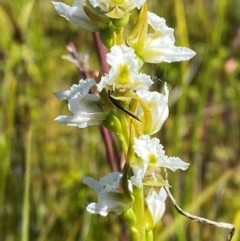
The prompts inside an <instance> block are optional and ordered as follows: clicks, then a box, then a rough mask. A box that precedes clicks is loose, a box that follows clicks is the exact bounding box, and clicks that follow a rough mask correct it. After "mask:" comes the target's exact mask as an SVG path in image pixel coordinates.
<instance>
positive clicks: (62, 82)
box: [0, 0, 240, 241]
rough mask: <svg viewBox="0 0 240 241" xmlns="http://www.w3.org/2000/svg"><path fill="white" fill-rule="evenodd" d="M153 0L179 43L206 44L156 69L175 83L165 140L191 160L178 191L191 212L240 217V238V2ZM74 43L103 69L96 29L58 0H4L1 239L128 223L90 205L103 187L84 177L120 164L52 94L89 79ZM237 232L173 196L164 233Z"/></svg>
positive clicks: (111, 229)
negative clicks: (76, 19)
mask: <svg viewBox="0 0 240 241" xmlns="http://www.w3.org/2000/svg"><path fill="white" fill-rule="evenodd" d="M148 2H149V8H150V10H152V11H154V12H156V13H157V14H159V15H160V16H162V17H164V18H166V20H167V24H168V26H170V27H173V28H174V29H175V37H176V44H177V45H182V46H189V47H191V48H192V49H193V50H195V51H196V52H197V55H196V57H194V58H193V59H192V60H191V61H189V62H184V63H173V64H160V65H154V66H153V65H149V66H148V68H147V71H148V72H149V73H150V74H151V75H152V76H153V78H154V79H155V88H156V89H160V87H161V86H162V82H167V83H168V87H169V88H170V89H171V90H172V91H171V93H170V115H169V118H168V119H167V121H166V122H165V124H164V126H163V127H162V129H161V131H160V132H159V134H158V136H159V138H160V139H161V143H162V144H163V145H164V146H165V149H166V153H167V155H169V156H179V157H180V158H182V159H183V160H185V161H187V162H189V163H190V167H189V169H188V170H187V171H185V172H181V171H178V172H176V173H173V172H171V173H169V179H170V183H171V185H172V192H173V194H174V196H175V198H176V200H177V202H178V203H179V205H180V206H181V207H182V208H184V209H185V210H186V211H189V212H191V213H193V214H196V215H200V216H203V217H206V218H208V219H212V220H215V221H225V222H231V223H234V224H235V225H236V227H237V230H236V234H235V237H234V239H233V241H237V240H240V235H239V229H240V201H239V200H240V165H239V164H240V162H239V160H240V158H239V156H240V97H239V96H240V64H239V60H240V2H239V1H238V0H230V1H229V0H221V1H220V0H212V1H209V0H172V1H166V0H162V1H150V0H148ZM65 3H68V4H72V2H71V1H67V0H66V1H65ZM133 16H134V14H133ZM69 42H73V43H74V44H75V46H76V48H77V50H78V51H79V52H80V53H83V54H88V55H89V66H90V67H89V68H90V70H95V69H99V64H98V62H97V61H96V60H97V58H96V54H95V50H94V45H93V41H92V35H91V34H90V33H88V32H86V31H84V30H83V29H80V28H78V27H77V26H74V25H72V24H70V23H68V22H67V21H65V20H64V19H63V18H61V17H59V16H58V15H57V13H56V12H55V10H54V8H53V6H52V4H51V1H49V0H35V1H34V0H18V1H7V0H5V1H4V0H0V240H3V241H15V240H21V241H27V240H37V241H44V240H51V241H55V240H56V241H58V240H59V241H60V240H66V241H73V240H78V241H92V240H111V241H115V240H116V241H117V240H119V237H120V236H121V233H122V232H123V231H122V228H121V227H122V225H121V220H120V219H119V218H118V217H115V216H114V215H111V214H110V215H109V216H107V217H106V218H103V217H100V216H98V215H92V216H91V215H89V214H88V213H86V211H85V205H86V204H87V203H88V202H90V201H93V200H94V199H95V198H96V196H95V195H94V193H93V192H92V191H90V190H89V189H88V188H87V187H86V186H84V185H83V184H82V181H81V180H82V176H83V175H90V176H93V177H95V178H97V179H98V178H100V177H101V176H103V175H105V174H106V173H108V172H109V168H108V166H107V162H106V158H105V151H104V146H103V142H102V140H101V136H100V134H99V129H98V127H92V128H88V129H78V128H75V127H67V126H62V125H60V124H58V123H56V122H54V121H53V120H54V118H55V117H56V116H58V115H59V114H60V113H61V114H63V113H65V114H66V113H68V111H67V106H66V103H61V102H60V101H58V100H57V99H55V97H54V96H53V93H54V92H56V91H58V90H63V89H67V88H69V87H70V86H71V85H72V84H73V83H77V82H78V80H79V76H78V73H77V70H76V68H75V66H74V65H73V64H71V63H69V62H67V61H66V60H63V59H62V58H61V56H62V55H64V54H66V53H67V50H66V48H65V47H66V45H67V44H68V43H69ZM227 233H228V232H227V230H221V229H219V228H215V227H212V226H208V225H202V224H198V223H195V222H193V221H190V220H187V219H186V218H185V217H182V216H180V214H178V213H177V212H176V211H175V209H174V208H173V207H172V206H171V204H170V201H169V200H168V201H167V211H166V213H165V215H164V217H163V219H162V221H161V222H159V224H158V225H157V227H156V230H155V240H157V241H164V240H168V241H185V240H193V241H196V240H201V241H207V240H213V241H221V240H225V239H226V235H227Z"/></svg>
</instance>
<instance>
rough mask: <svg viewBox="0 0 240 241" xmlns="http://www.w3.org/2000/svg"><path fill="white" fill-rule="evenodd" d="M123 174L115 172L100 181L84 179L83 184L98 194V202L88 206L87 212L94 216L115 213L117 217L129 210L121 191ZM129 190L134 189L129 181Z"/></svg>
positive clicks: (89, 178)
mask: <svg viewBox="0 0 240 241" xmlns="http://www.w3.org/2000/svg"><path fill="white" fill-rule="evenodd" d="M121 178H122V173H119V172H113V173H109V174H108V175H107V176H105V177H102V178H101V179H100V180H99V181H96V180H94V179H93V178H91V177H86V176H85V177H83V183H85V184H86V185H88V186H89V187H90V188H92V189H94V190H95V191H96V192H97V193H98V202H97V203H90V204H89V205H88V206H87V211H88V212H90V213H94V214H100V215H102V216H107V215H108V213H109V212H111V211H113V212H115V213H116V214H117V215H120V214H122V213H123V212H124V211H126V210H127V209H128V203H126V202H125V201H124V195H123V193H122V192H121V191H120V190H119V189H120V188H119V185H120V181H121ZM128 184H129V188H130V189H132V186H131V182H130V181H129V183H128Z"/></svg>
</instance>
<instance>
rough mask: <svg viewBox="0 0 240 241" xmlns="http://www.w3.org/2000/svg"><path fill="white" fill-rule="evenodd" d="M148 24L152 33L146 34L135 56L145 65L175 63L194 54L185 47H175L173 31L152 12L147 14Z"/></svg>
mask: <svg viewBox="0 0 240 241" xmlns="http://www.w3.org/2000/svg"><path fill="white" fill-rule="evenodd" d="M148 24H149V25H150V26H151V27H152V29H153V31H154V32H153V33H148V34H147V35H146V39H145V40H144V41H143V42H144V45H143V46H141V48H138V49H137V50H136V51H137V55H138V56H139V57H140V58H142V59H143V60H144V61H145V62H147V63H161V62H167V63H171V62H176V61H185V60H189V59H191V58H192V57H193V56H194V55H195V54H196V53H195V52H194V51H193V50H191V49H189V48H186V47H176V46H175V45H174V42H175V38H174V36H173V31H174V30H173V29H172V28H169V27H168V26H167V25H166V20H165V19H164V18H161V17H159V16H157V15H156V14H154V13H152V12H148Z"/></svg>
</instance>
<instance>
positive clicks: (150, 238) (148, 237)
mask: <svg viewBox="0 0 240 241" xmlns="http://www.w3.org/2000/svg"><path fill="white" fill-rule="evenodd" d="M146 240H147V241H153V231H152V230H149V231H146Z"/></svg>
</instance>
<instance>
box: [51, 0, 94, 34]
mask: <svg viewBox="0 0 240 241" xmlns="http://www.w3.org/2000/svg"><path fill="white" fill-rule="evenodd" d="M78 2H79V4H78V5H77V4H76V3H75V6H74V5H73V6H72V7H71V6H69V5H66V4H64V3H61V2H52V3H53V5H54V7H55V9H56V11H57V12H58V14H59V15H60V16H62V17H64V18H66V19H67V20H68V21H70V22H72V23H74V24H76V25H79V26H81V27H83V28H85V29H87V30H89V31H97V30H98V29H97V28H96V26H95V25H94V22H93V21H92V20H91V19H90V18H89V17H88V16H87V15H86V14H85V12H84V10H83V8H82V1H78Z"/></svg>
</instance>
